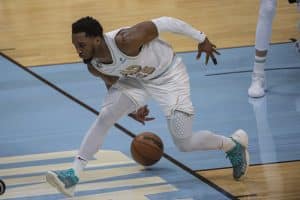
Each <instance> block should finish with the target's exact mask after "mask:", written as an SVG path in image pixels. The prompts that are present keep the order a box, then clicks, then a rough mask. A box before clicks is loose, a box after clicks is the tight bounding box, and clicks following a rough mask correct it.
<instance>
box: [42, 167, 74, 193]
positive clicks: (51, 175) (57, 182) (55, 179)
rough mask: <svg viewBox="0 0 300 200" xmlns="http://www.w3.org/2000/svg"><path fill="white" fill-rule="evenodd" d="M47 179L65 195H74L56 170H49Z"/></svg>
mask: <svg viewBox="0 0 300 200" xmlns="http://www.w3.org/2000/svg"><path fill="white" fill-rule="evenodd" d="M46 181H47V183H49V184H50V185H51V186H53V187H54V188H56V189H57V190H58V191H59V192H61V193H63V194H64V195H66V196H68V197H73V196H74V194H73V193H71V192H70V191H69V190H66V189H65V186H64V184H63V183H62V182H61V181H60V180H59V178H58V177H57V175H56V174H55V173H54V172H52V171H48V172H47V174H46Z"/></svg>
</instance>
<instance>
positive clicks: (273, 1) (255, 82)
mask: <svg viewBox="0 0 300 200" xmlns="http://www.w3.org/2000/svg"><path fill="white" fill-rule="evenodd" d="M276 6H277V0H261V1H260V9H259V15H258V21H257V26H256V35H255V61H254V66H253V73H252V82H251V85H250V87H249V89H248V95H249V96H250V97H255V98H258V97H262V96H264V95H265V84H266V83H265V72H264V70H265V63H266V58H267V52H268V48H269V43H270V39H271V35H272V23H273V19H274V16H275V12H276Z"/></svg>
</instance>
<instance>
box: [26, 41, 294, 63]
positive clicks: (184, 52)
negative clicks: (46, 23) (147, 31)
mask: <svg viewBox="0 0 300 200" xmlns="http://www.w3.org/2000/svg"><path fill="white" fill-rule="evenodd" d="M288 43H293V42H292V41H286V42H274V43H270V45H281V44H288ZM248 47H253V48H254V45H242V46H235V47H223V48H217V50H226V49H239V48H248ZM196 52H197V51H196V50H192V51H176V52H175V53H178V54H186V53H196ZM77 63H83V62H82V61H74V62H62V63H50V64H45V65H31V66H25V67H29V68H30V67H47V66H55V65H68V64H77Z"/></svg>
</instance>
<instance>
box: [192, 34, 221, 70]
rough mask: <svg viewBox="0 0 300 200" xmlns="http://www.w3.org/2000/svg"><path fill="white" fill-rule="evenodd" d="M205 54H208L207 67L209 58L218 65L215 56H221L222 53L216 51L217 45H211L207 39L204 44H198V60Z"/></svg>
mask: <svg viewBox="0 0 300 200" xmlns="http://www.w3.org/2000/svg"><path fill="white" fill-rule="evenodd" d="M203 52H204V53H206V59H205V65H207V63H208V60H209V58H211V60H212V61H213V63H214V64H215V65H216V64H218V62H217V59H216V57H215V55H214V54H217V55H220V53H219V52H218V51H217V50H216V45H214V44H213V43H211V42H210V41H209V40H208V38H207V37H206V38H205V40H204V41H203V42H201V43H199V44H198V54H197V57H196V58H197V60H198V59H200V57H201V54H202V53H203Z"/></svg>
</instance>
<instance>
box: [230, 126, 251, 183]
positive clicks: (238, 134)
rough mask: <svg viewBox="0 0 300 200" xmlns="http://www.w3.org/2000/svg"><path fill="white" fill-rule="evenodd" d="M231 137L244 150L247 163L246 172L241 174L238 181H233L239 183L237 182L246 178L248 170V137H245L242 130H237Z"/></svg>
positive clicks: (245, 134)
mask: <svg viewBox="0 0 300 200" xmlns="http://www.w3.org/2000/svg"><path fill="white" fill-rule="evenodd" d="M231 137H232V138H233V139H234V140H235V141H237V142H238V143H240V144H241V145H242V146H243V147H244V148H245V150H246V162H247V166H246V170H245V173H244V174H243V176H241V177H240V178H238V179H235V180H238V181H239V180H242V179H244V178H245V177H246V175H247V172H248V169H249V160H250V155H249V152H248V135H247V133H246V132H245V131H244V130H242V129H239V130H237V131H236V132H234V133H233V134H232V136H231Z"/></svg>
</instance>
